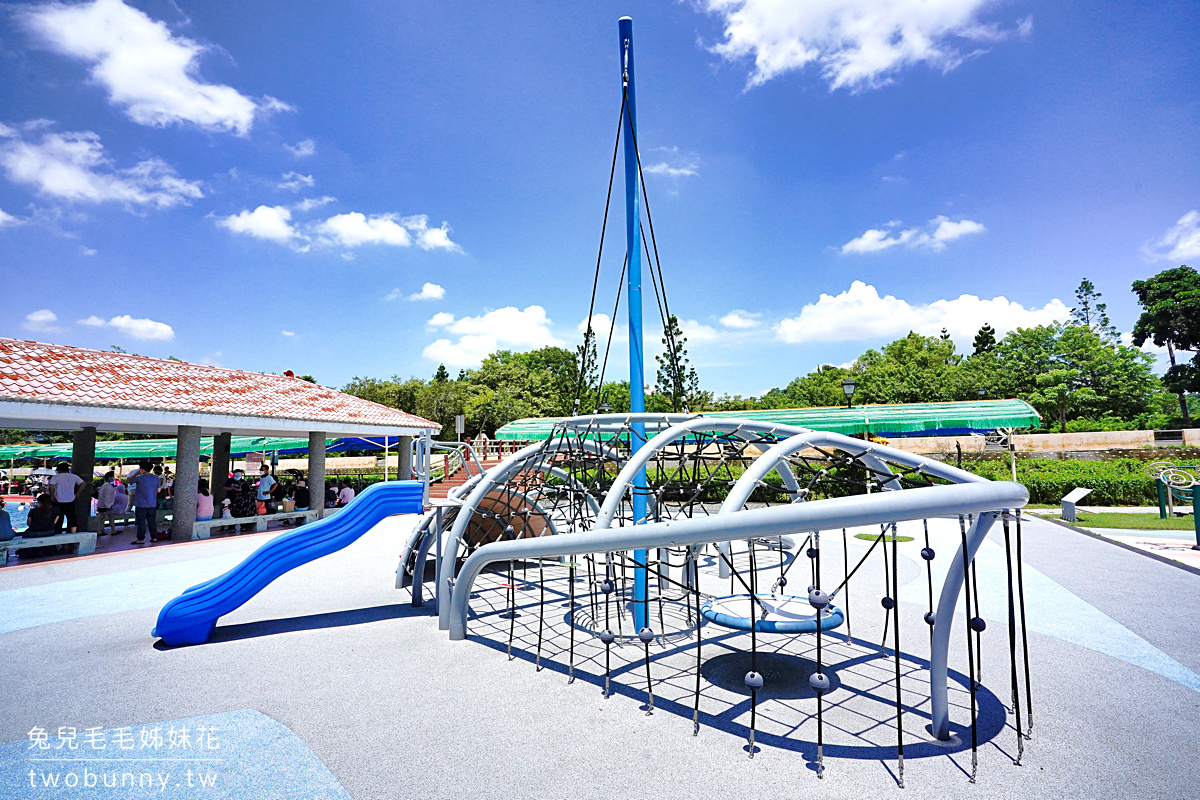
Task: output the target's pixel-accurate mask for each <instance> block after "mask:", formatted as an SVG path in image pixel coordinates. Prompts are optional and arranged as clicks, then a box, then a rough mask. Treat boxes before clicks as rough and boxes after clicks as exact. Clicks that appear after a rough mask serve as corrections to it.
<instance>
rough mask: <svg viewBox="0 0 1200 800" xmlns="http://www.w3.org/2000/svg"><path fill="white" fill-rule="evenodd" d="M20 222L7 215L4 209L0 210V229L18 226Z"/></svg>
mask: <svg viewBox="0 0 1200 800" xmlns="http://www.w3.org/2000/svg"><path fill="white" fill-rule="evenodd" d="M22 222H24V220H22V219H19V218H18V217H14V216H13V215H12V214H9V213H8V212H7V211H5V210H4V209H2V208H0V228H3V227H5V226H6V225H20V224H21V223H22Z"/></svg>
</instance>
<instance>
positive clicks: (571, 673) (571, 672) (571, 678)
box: [567, 561, 576, 683]
mask: <svg viewBox="0 0 1200 800" xmlns="http://www.w3.org/2000/svg"><path fill="white" fill-rule="evenodd" d="M575 567H576V564H575V562H574V561H572V562H571V571H570V575H569V577H568V580H569V581H570V583H571V599H570V603H571V607H570V609H569V611H568V613H567V619H568V620H569V621H570V627H571V645H570V650H569V651H568V653H569V655H568V656H567V683H574V682H575Z"/></svg>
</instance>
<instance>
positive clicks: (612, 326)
mask: <svg viewBox="0 0 1200 800" xmlns="http://www.w3.org/2000/svg"><path fill="white" fill-rule="evenodd" d="M628 266H629V255H628V254H626V255H625V261H624V262H623V263H622V264H621V277H620V279H618V280H617V299H616V301H615V302H614V303H613V313H612V317H611V318H610V319H609V320H608V342H607V343H605V345H604V362H603V363H602V364H601V366H600V384H599V385H600V389H599V391H598V392H597V393H596V407H597V409H599V407H600V406H602V405H603V404H604V375H605V373H607V372H608V352H609V350H611V349H612V343H613V332H614V331H615V330H616V327H617V311H618V310H619V309H620V308H621V287H622V286H623V285H624V284H625V268H626V267H628Z"/></svg>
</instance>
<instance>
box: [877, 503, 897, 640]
mask: <svg viewBox="0 0 1200 800" xmlns="http://www.w3.org/2000/svg"><path fill="white" fill-rule="evenodd" d="M879 538H880V539H883V540H884V544H883V547H881V548H879V549H880V551H881V552H882V553H883V608H884V613H883V638H882V639H880V640H879V654H880V655H883V650H884V645H886V644H887V635H888V625H890V624H891V621H892V611H893V610H894V609H895V608H896V599H895V598H894V597H892V590H891V586H890V585H889V584H890V583H891V576H890V575H889V574H888V555H887V528H886V527H884V526H883V525H880V526H879ZM892 538H893V539H895V538H896V537H894V536H893V537H892ZM893 544H895V542H893ZM889 600H891V602H892V607H891V608H888V601H889Z"/></svg>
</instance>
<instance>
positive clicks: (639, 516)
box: [617, 17, 647, 630]
mask: <svg viewBox="0 0 1200 800" xmlns="http://www.w3.org/2000/svg"><path fill="white" fill-rule="evenodd" d="M617 28H618V31H619V32H620V40H621V41H620V43H621V81H622V85H623V87H624V91H625V120H624V122H623V123H622V127H623V130H622V135H623V136H624V137H625V247H626V252H627V253H628V256H629V266H628V271H627V275H628V281H629V283H628V292H629V302H628V304H627V305H628V308H629V410H630V411H631V412H633V413H634V414H638V413H641V412H643V411H645V410H646V389H645V386H646V378H645V373H646V369H645V363H644V359H645V347H644V343H643V341H642V240H641V227H642V226H641V221H640V219H639V218H640V213H639V203H638V198H639V192H638V188H639V187H638V158H637V144H636V138H635V133H636V131H637V104H636V103H635V102H634V98H635V94H634V83H633V19H632V18H630V17H621V19H619V20H618V21H617ZM630 438H631V440H632V441H631V442H630V446H631V448H632V450H633V452H634V453H636V452H637V451H638V450H640V449H642V445H643V444H645V443H646V426H645V425H644V424H642V423H639V422H635V423H633V433H632V435H631V436H630ZM646 487H647V481H646V470H645V469H644V468H643V469H642V470H640V471H639V472H638V474H637V477H636V478H635V479H634V481H633V487H632V491H633V498H632V500H633V523H634V524H635V525H641V524H644V523H645V521H646ZM633 557H634V560H635V561H636V562H637V563H639V564H645V563H646V551H645V550H635V551H634V554H633ZM646 619H647V614H646V570H645V568H643V567H635V568H634V573H633V625H634V628H636V629H637V630H641V629H642V628H644V627H645V626H646Z"/></svg>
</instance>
